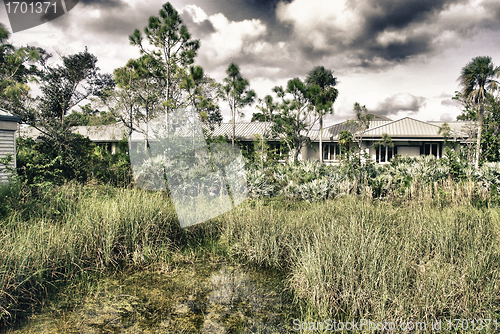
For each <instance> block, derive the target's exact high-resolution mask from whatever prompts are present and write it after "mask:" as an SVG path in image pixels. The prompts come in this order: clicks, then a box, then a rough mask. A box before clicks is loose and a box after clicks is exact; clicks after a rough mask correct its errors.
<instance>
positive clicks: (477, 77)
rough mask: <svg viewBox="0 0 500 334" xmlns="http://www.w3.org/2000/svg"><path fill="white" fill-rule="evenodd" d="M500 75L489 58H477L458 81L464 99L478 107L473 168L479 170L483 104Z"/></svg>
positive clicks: (499, 70) (464, 70) (462, 71)
mask: <svg viewBox="0 0 500 334" xmlns="http://www.w3.org/2000/svg"><path fill="white" fill-rule="evenodd" d="M499 75H500V67H498V66H495V65H494V64H493V63H492V61H491V57H489V56H485V57H483V56H479V57H475V58H473V59H472V60H471V61H470V62H469V63H467V65H465V66H464V67H463V68H462V70H461V73H460V77H459V78H458V81H459V82H460V85H461V86H462V94H463V96H464V98H465V99H466V100H468V101H471V102H472V103H474V104H475V105H477V106H478V107H479V109H478V113H477V119H476V120H477V145H476V158H475V162H474V163H475V167H476V169H478V168H479V158H480V154H481V133H482V128H483V116H484V104H485V100H486V98H487V97H488V95H489V94H491V92H492V91H494V90H496V89H497V88H498V81H496V80H494V78H495V77H498V76H499Z"/></svg>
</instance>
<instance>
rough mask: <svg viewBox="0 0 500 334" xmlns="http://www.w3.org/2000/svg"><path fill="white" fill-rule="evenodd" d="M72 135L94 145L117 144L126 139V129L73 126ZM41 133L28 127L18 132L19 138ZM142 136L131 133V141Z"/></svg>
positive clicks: (36, 135) (34, 136) (118, 124)
mask: <svg viewBox="0 0 500 334" xmlns="http://www.w3.org/2000/svg"><path fill="white" fill-rule="evenodd" d="M72 132H73V133H78V134H81V135H82V136H84V137H88V138H89V139H90V140H92V141H93V142H96V143H109V142H118V141H120V140H122V139H123V138H124V136H125V137H126V136H127V134H128V130H127V128H126V127H125V126H124V125H123V124H121V123H116V124H110V125H100V126H75V127H74V128H73V129H72ZM41 135H42V133H41V132H40V130H38V129H36V128H34V127H32V126H30V127H26V128H22V129H20V130H19V136H20V137H29V138H34V139H36V138H38V137H39V136H41ZM143 138H144V136H143V135H142V134H141V133H139V132H133V133H132V141H141V140H143Z"/></svg>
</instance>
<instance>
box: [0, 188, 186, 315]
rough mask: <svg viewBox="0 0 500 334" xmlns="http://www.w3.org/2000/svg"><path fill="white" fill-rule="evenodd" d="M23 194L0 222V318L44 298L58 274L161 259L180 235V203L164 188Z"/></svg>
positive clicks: (71, 275) (62, 277) (62, 276)
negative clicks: (175, 204) (175, 203)
mask: <svg viewBox="0 0 500 334" xmlns="http://www.w3.org/2000/svg"><path fill="white" fill-rule="evenodd" d="M23 196H28V197H29V199H25V200H24V201H25V205H20V206H19V205H18V206H19V207H17V210H12V211H11V212H10V214H9V215H7V217H5V218H4V219H3V220H1V221H0V248H1V249H2V251H1V252H0V293H1V294H0V320H4V321H11V320H13V318H14V317H15V314H16V313H23V311H28V310H29V309H30V308H31V307H32V306H34V305H37V304H38V302H37V298H38V297H39V296H40V293H43V292H44V291H45V290H46V289H47V288H48V287H50V286H51V285H52V284H54V283H55V282H57V281H59V280H65V281H68V280H71V279H72V278H74V277H76V276H77V275H79V274H81V273H82V272H86V271H95V270H98V271H99V270H105V269H107V268H116V267H119V266H120V263H122V262H124V261H126V262H129V263H137V264H140V263H144V262H147V261H148V260H156V259H158V258H159V257H160V256H161V254H158V253H157V251H158V250H160V249H167V250H168V249H169V247H170V246H171V245H172V244H173V242H174V241H176V240H178V239H179V233H180V228H179V225H178V222H177V218H176V216H175V211H174V210H173V205H172V203H171V201H170V199H169V198H168V197H167V196H165V195H164V194H162V193H161V192H146V191H141V190H133V189H128V190H127V189H113V188H110V187H89V186H79V185H74V184H71V185H66V186H63V187H61V188H58V189H54V190H51V191H48V192H46V193H44V194H42V195H41V198H33V197H30V195H29V194H28V195H26V194H24V195H23ZM23 196H20V197H23Z"/></svg>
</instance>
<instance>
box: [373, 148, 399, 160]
mask: <svg viewBox="0 0 500 334" xmlns="http://www.w3.org/2000/svg"><path fill="white" fill-rule="evenodd" d="M396 154H397V147H392V146H390V145H380V146H379V147H378V148H377V149H376V150H375V160H376V161H377V162H389V161H390V160H391V159H392V158H393V157H394V156H395V155H396Z"/></svg>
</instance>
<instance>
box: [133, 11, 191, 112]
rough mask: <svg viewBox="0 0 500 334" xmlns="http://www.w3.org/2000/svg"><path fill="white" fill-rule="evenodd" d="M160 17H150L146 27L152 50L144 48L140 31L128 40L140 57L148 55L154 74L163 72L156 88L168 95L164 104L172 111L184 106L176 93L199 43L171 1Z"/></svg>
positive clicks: (145, 31)
mask: <svg viewBox="0 0 500 334" xmlns="http://www.w3.org/2000/svg"><path fill="white" fill-rule="evenodd" d="M158 14H159V16H150V17H149V20H148V25H147V26H146V27H144V34H145V36H146V38H147V41H148V43H149V45H150V47H151V49H147V48H146V46H145V45H144V43H143V35H142V33H141V31H140V30H139V29H135V30H134V32H133V34H132V35H130V36H129V40H130V44H132V45H134V46H138V47H139V49H140V51H141V54H143V55H147V56H149V58H148V59H149V61H148V62H149V63H150V64H151V65H152V67H153V68H154V70H155V71H157V70H160V71H161V72H162V75H161V76H159V77H158V79H159V80H161V81H163V82H162V85H161V87H162V88H160V87H157V89H158V90H159V91H162V93H163V94H165V101H164V102H165V105H166V108H167V112H169V111H170V110H171V108H177V107H179V104H181V103H182V101H180V100H179V97H178V94H177V92H178V89H179V85H180V83H181V81H182V80H183V79H184V78H185V76H184V75H183V74H182V73H180V72H179V71H180V70H181V69H185V68H186V67H187V66H189V65H191V64H192V63H193V62H194V58H195V57H196V54H197V52H198V49H199V47H200V42H199V40H193V39H191V34H190V33H189V31H188V29H187V27H186V26H185V25H183V24H182V20H181V17H180V15H179V13H178V12H177V10H176V9H175V8H174V7H173V6H172V4H170V2H167V3H165V4H163V6H162V8H161V9H160V11H159V13H158ZM179 74H180V75H179Z"/></svg>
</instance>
